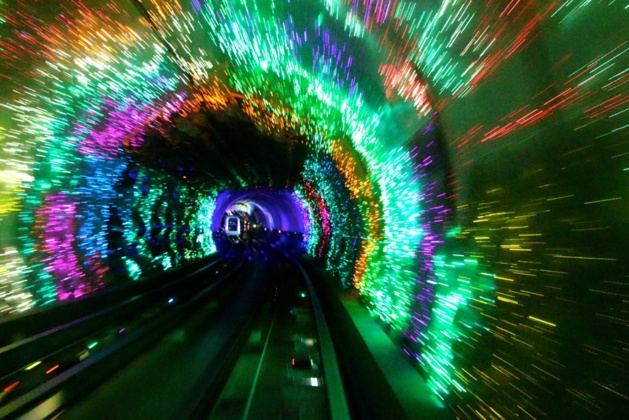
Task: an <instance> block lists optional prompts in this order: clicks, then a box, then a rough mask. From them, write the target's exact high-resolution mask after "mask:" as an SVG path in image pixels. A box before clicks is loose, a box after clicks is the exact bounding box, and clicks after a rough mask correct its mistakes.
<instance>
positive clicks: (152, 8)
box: [0, 0, 629, 419]
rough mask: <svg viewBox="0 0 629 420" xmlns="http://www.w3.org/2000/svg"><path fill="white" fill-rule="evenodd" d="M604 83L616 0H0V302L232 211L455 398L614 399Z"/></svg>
mask: <svg viewBox="0 0 629 420" xmlns="http://www.w3.org/2000/svg"><path fill="white" fill-rule="evenodd" d="M628 95H629V5H628V4H627V2H626V1H607V0H605V1H603V0H597V1H589V0H588V1H586V0H558V1H541V0H519V1H517V0H509V1H508V0H500V1H495V0H479V1H472V0H421V1H420V0H406V1H404V0H115V1H114V0H99V1H96V0H66V1H58V2H53V1H43V0H39V1H35V0H28V1H27V0H0V98H1V100H0V146H1V148H0V317H15V316H20V315H21V314H27V313H29V311H33V310H36V309H37V308H40V307H43V306H46V305H56V304H59V303H61V302H64V301H71V300H73V299H80V298H81V297H83V296H86V295H90V294H95V293H99V291H102V290H106V289H107V288H109V287H112V286H118V285H124V284H127V283H131V282H136V281H141V280H142V279H143V278H146V277H150V276H152V275H155V274H157V273H160V272H163V271H164V270H168V269H171V268H174V267H178V266H182V265H185V264H187V263H189V262H191V261H194V260H197V259H200V258H203V257H205V256H208V255H210V254H212V253H214V252H216V244H215V240H214V236H215V235H216V233H217V232H220V231H221V230H222V229H223V227H224V220H225V215H226V214H237V213H238V212H240V214H247V215H248V216H247V217H249V218H250V219H251V220H249V219H248V221H247V223H255V224H256V225H260V226H264V227H265V228H267V229H269V230H276V231H279V230H282V231H289V232H293V233H298V234H301V235H302V237H303V243H302V247H303V250H304V252H306V253H308V254H309V255H311V256H312V257H313V258H315V259H317V260H319V261H320V262H321V264H323V265H324V266H325V267H326V268H327V270H328V271H329V272H330V274H331V275H332V276H333V277H334V278H335V279H336V281H337V282H338V284H340V285H342V286H343V287H345V288H348V289H356V290H357V291H358V292H359V293H360V295H361V296H362V298H363V300H364V302H365V304H366V305H367V307H368V308H369V311H370V312H371V313H372V315H373V316H374V317H376V318H377V319H378V320H379V322H380V323H381V325H383V327H385V328H386V329H387V330H388V331H389V333H390V335H391V336H392V337H394V339H395V342H396V343H397V344H398V345H399V347H400V352H402V351H403V352H404V353H405V354H406V355H407V356H408V359H409V361H411V363H413V364H415V365H416V367H417V369H418V370H419V372H420V373H421V374H422V376H423V377H424V378H425V379H426V381H427V383H428V385H429V387H430V390H431V392H433V393H434V395H435V396H436V397H437V398H438V399H439V400H441V401H442V402H443V403H444V404H445V405H446V406H447V407H449V408H450V409H451V410H452V412H453V413H454V414H455V415H456V416H458V417H460V418H483V419H488V418H496V419H499V418H515V417H524V418H526V417H532V418H548V417H550V418H624V417H625V416H627V415H629V380H627V378H628V377H629V369H628V367H629V366H628V363H629V229H628V222H629V210H628V209H629V204H628V203H627V200H628V199H629V195H628V194H627V192H628V191H629V190H628V188H627V186H628V185H629V137H628V133H629V112H627V111H629V99H628ZM5 392H8V391H7V390H6V389H5Z"/></svg>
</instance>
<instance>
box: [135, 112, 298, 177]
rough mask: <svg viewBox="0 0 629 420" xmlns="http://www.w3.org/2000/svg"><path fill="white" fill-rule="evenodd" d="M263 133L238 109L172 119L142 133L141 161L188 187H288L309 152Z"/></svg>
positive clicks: (139, 154)
mask: <svg viewBox="0 0 629 420" xmlns="http://www.w3.org/2000/svg"><path fill="white" fill-rule="evenodd" d="M286 138H293V137H289V136H285V137H284V138H283V139H281V140H280V139H278V138H275V137H273V136H270V135H266V134H263V133H262V132H261V131H260V130H259V129H258V128H257V127H256V125H255V124H254V123H253V121H252V120H251V119H250V118H249V116H248V115H246V114H245V113H244V112H243V111H242V110H241V108H240V107H239V106H238V105H232V106H231V107H229V108H228V109H225V110H219V111H214V110H203V111H198V112H195V113H191V114H189V115H187V116H185V117H184V116H182V115H179V114H175V115H171V117H170V119H169V121H157V122H156V123H154V124H152V125H151V126H150V127H149V128H148V129H147V131H146V132H145V133H144V139H145V141H144V143H143V144H142V146H141V147H140V148H138V149H136V150H135V154H136V155H137V157H138V159H139V160H140V161H143V162H145V163H148V164H150V165H153V166H155V167H157V168H160V169H163V170H165V171H168V172H170V173H172V174H173V175H175V176H176V177H180V178H181V179H182V180H185V181H186V182H190V183H199V184H201V185H204V184H205V185H208V186H212V187H216V186H217V185H222V186H224V188H242V187H244V186H248V185H263V186H267V187H275V188H290V187H292V186H293V185H295V184H296V183H297V182H298V181H299V177H300V173H301V171H302V169H303V164H304V161H305V159H306V155H307V153H308V147H307V146H306V145H304V142H303V141H296V140H292V141H287V140H285V139H286Z"/></svg>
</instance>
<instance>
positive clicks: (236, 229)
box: [225, 216, 242, 237]
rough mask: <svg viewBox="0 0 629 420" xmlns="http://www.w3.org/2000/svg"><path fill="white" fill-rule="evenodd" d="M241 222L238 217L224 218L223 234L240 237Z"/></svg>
mask: <svg viewBox="0 0 629 420" xmlns="http://www.w3.org/2000/svg"><path fill="white" fill-rule="evenodd" d="M241 225H242V222H241V220H240V217H238V216H228V217H226V218H225V234H226V235H227V236H228V237H230V236H236V237H238V236H240V234H241V232H242V226H241Z"/></svg>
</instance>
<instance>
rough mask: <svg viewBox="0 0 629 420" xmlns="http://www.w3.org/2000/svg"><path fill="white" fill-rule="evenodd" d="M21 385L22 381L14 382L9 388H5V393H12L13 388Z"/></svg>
mask: <svg viewBox="0 0 629 420" xmlns="http://www.w3.org/2000/svg"><path fill="white" fill-rule="evenodd" d="M19 383H20V381H16V382H13V383H12V384H11V385H9V386H8V387H6V388H4V392H9V391H11V390H12V389H13V388H15V387H16V386H18V384H19Z"/></svg>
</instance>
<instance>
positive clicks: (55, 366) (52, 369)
mask: <svg viewBox="0 0 629 420" xmlns="http://www.w3.org/2000/svg"><path fill="white" fill-rule="evenodd" d="M58 367H59V365H54V366H53V367H51V368H50V369H48V370H47V371H46V375H47V374H49V373H50V372H52V371H54V370H57V368H58Z"/></svg>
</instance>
